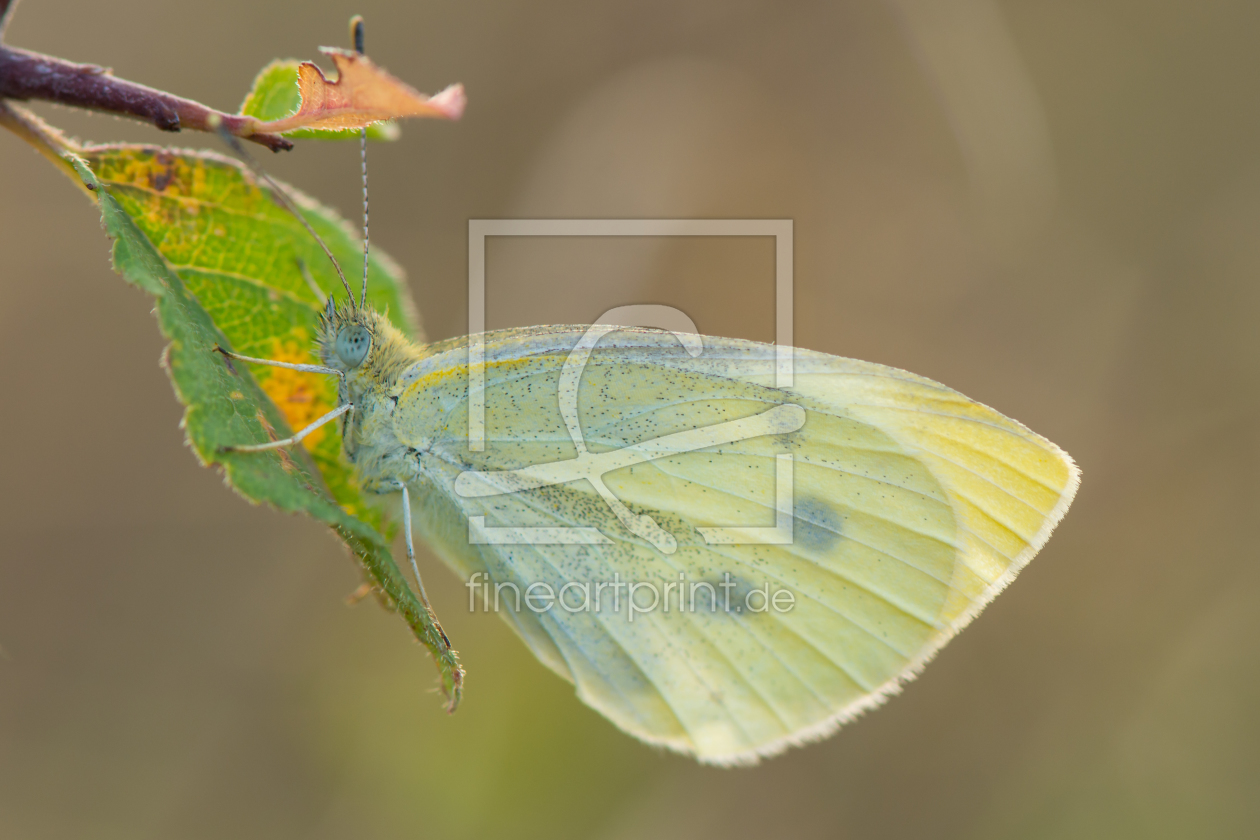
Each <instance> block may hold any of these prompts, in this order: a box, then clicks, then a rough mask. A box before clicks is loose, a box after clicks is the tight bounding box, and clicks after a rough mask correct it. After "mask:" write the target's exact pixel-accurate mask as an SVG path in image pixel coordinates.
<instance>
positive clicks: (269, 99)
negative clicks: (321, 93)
mask: <svg viewBox="0 0 1260 840" xmlns="http://www.w3.org/2000/svg"><path fill="white" fill-rule="evenodd" d="M299 63H300V62H298V61H295V60H293V59H288V60H286V61H273V62H271V63H270V64H268V65H267V66H266V67H264V68H263V69H262V70H260V71H259V72H258V75H257V76H255V77H254V86H253V87H252V88H251V89H250V91H249V93H248V94H247V95H246V96H245V101H244V102H242V103H241V111H240V113H241V114H242V115H244V116H247V117H257V118H258V119H259V120H262V121H263V122H271V121H272V120H279V119H283V118H284V117H287V116H290V115H292V114H295V113H297V110H298V106H300V105H301V104H302V97H301V94H300V93H299V92H298V64H299ZM401 135H402V129H400V128H399V127H398V123H397V122H395V121H394V120H389V121H387V122H380V123H375V124H373V125H370V126H368V129H367V136H368V139H369V140H397V139H398V138H399V137H400V136H401ZM284 136H285V137H288V138H291V139H297V138H303V137H310V138H314V139H317V140H354V139H357V138H358V136H359V132H357V131H327V130H320V129H309V128H301V129H298V130H296V131H290V132H287V133H286V134H285V135H284Z"/></svg>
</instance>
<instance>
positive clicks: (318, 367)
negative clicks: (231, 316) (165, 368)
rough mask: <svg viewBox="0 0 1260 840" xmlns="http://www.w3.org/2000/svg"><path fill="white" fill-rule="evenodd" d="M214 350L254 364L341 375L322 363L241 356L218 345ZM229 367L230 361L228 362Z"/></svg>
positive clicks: (226, 356)
mask: <svg viewBox="0 0 1260 840" xmlns="http://www.w3.org/2000/svg"><path fill="white" fill-rule="evenodd" d="M214 352H216V353H220V354H222V356H223V358H225V359H236V360H237V361H240V362H253V363H254V364H256V365H270V366H271V367H278V368H287V369H289V370H300V371H304V372H306V373H326V374H328V375H329V376H341V375H342V372H341V371H339V370H337V369H336V368H330V367H325V366H324V365H297V364H294V363H293V362H277V361H274V360H272V359H255V358H254V357H253V356H242V355H241V354H240V353H233V352H232V351H231V350H224V349H223V348H222V347H220V346H219V345H217V344H216V345H214ZM228 366H229V367H231V363H230V362H229V363H228Z"/></svg>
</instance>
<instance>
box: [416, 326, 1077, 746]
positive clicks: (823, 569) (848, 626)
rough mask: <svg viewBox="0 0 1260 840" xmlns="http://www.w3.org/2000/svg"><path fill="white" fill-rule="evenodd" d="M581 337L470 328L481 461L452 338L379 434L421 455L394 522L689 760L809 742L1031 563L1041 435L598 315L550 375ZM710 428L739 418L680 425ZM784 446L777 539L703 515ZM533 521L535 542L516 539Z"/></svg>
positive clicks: (1040, 529) (557, 331) (736, 508)
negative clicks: (542, 538) (479, 374)
mask: <svg viewBox="0 0 1260 840" xmlns="http://www.w3.org/2000/svg"><path fill="white" fill-rule="evenodd" d="M582 335H583V329H582V328H580V327H544V328H536V329H533V330H522V331H508V332H502V333H491V334H488V335H487V336H486V344H485V366H484V380H483V381H484V392H483V393H484V405H485V409H484V429H485V432H484V435H485V447H484V451H470V447H469V425H468V424H469V400H468V393H469V391H468V380H469V377H468V367H467V360H468V354H467V348H466V345H465V344H464V343H463V341H462V340H461V341H460V342H458V343H450V344H448V345H445V346H442V345H439V346H435V348H434V350H433V355H431V356H429V357H427V358H426V359H425V360H423V361H422V362H420V363H418V364H417V365H416V366H415V367H414V368H413V369H412V370H411V371H409V372H408V374H407V375H406V376H405V377H404V381H403V383H402V385H401V386H400V393H399V403H398V408H397V410H396V413H395V425H396V427H397V430H398V435H399V437H400V439H401V440H402V441H403V442H404V443H405V444H407V445H408V446H411V447H413V448H414V449H416V450H418V452H419V453H420V454H419V462H420V470H421V471H420V478H419V480H418V481H417V482H416V483H415V487H416V491H415V493H414V496H415V499H416V501H415V503H414V507H415V509H416V517H417V523H418V526H419V528H420V530H421V531H422V533H423V535H424V536H425V537H426V538H427V539H428V540H429V541H430V543H431V544H433V545H434V546H435V547H436V548H437V549H438V551H439V552H440V553H441V554H442V556H443V557H444V558H445V559H446V560H447V562H448V563H449V564H450V565H451V566H452V567H453V568H454V569H455V570H456V571H457V572H458V573H459V574H460V575H461V576H464V577H465V578H466V579H467V578H469V577H471V576H472V575H473V574H475V573H477V572H481V573H483V575H484V576H485V577H484V578H480V579H479V580H480V581H482V582H483V583H487V586H486V588H485V589H481V590H479V591H481V593H482V595H483V606H485V607H489V608H491V609H494V610H495V611H497V612H499V613H500V614H502V615H503V616H504V617H505V618H506V619H507V620H508V621H509V623H511V624H512V626H513V627H514V628H515V629H516V631H517V632H518V633H519V634H520V635H521V637H522V638H523V639H524V640H525V642H526V643H527V644H528V645H529V646H530V647H531V649H532V650H533V651H534V652H535V654H536V655H537V656H538V657H539V658H540V659H541V660H542V661H543V662H544V663H546V664H547V665H548V666H549V667H551V668H552V669H553V670H555V671H556V672H557V673H559V674H560V675H562V676H564V677H565V678H566V679H569V680H571V681H572V682H573V683H574V684H575V686H576V688H577V692H578V695H579V696H580V697H581V698H582V700H584V701H585V702H586V703H588V704H589V705H591V706H593V707H594V708H596V709H598V710H599V711H600V712H602V713H603V714H605V715H606V716H607V717H609V718H610V719H611V720H613V721H614V722H615V723H616V724H617V725H618V726H620V727H621V728H623V729H624V730H626V731H627V732H630V733H631V734H634V735H636V736H637V737H639V738H642V739H643V740H645V741H648V742H651V743H656V744H662V745H664V746H667V747H670V748H672V749H676V750H679V751H682V752H687V753H691V754H694V755H695V756H696V757H697V758H699V759H700V760H702V761H706V762H711V763H719V764H729V763H741V762H749V761H755V760H756V758H757V757H759V756H765V755H770V754H774V753H776V752H778V751H780V750H782V749H784V748H786V747H787V746H789V745H792V744H796V743H801V742H804V741H808V740H811V739H814V738H819V737H823V736H825V735H826V734H829V733H830V732H832V731H833V730H835V729H836V728H837V727H839V726H840V725H841V724H843V723H844V722H845V721H847V720H849V719H850V718H852V717H853V716H855V715H856V714H858V713H860V712H861V711H863V710H864V709H866V708H869V707H872V706H874V705H877V704H878V703H880V702H882V700H883V699H885V698H886V697H887V696H888V695H890V694H892V693H894V692H896V691H897V690H898V688H899V686H900V685H901V683H902V682H904V681H905V680H907V679H909V678H911V677H913V676H914V675H915V674H916V673H917V672H918V670H919V669H921V668H922V666H923V664H924V663H925V662H926V661H927V660H928V659H929V658H931V656H932V655H933V654H934V653H935V652H936V651H937V650H938V649H940V647H941V646H942V645H944V644H945V642H947V641H948V640H949V639H950V638H951V637H952V636H953V635H954V634H955V633H956V632H958V630H959V629H961V628H962V627H963V626H964V625H965V624H966V623H967V622H968V621H970V619H971V618H973V617H974V616H975V615H976V614H977V613H978V612H979V611H980V610H981V609H982V608H983V607H984V605H985V604H987V603H988V602H989V601H990V600H991V599H992V598H993V597H994V596H995V595H996V594H997V593H998V592H999V591H1001V589H1002V588H1003V587H1005V586H1006V585H1007V584H1008V583H1009V582H1010V581H1011V579H1013V577H1014V576H1015V574H1016V573H1017V572H1018V571H1019V570H1020V569H1021V568H1022V567H1023V566H1024V565H1025V564H1027V563H1028V561H1029V560H1031V559H1032V557H1033V555H1034V554H1035V553H1036V552H1037V550H1038V549H1040V548H1041V546H1042V545H1043V544H1044V543H1045V541H1046V539H1047V538H1048V537H1049V535H1050V532H1051V530H1052V529H1053V527H1054V526H1055V524H1057V522H1058V521H1059V519H1060V518H1062V516H1063V514H1064V513H1065V512H1066V509H1067V506H1068V504H1069V503H1070V501H1071V498H1072V495H1073V493H1074V492H1075V490H1076V486H1077V483H1078V481H1079V479H1078V475H1079V473H1078V471H1077V469H1076V467H1075V465H1074V464H1073V462H1072V460H1071V459H1070V458H1069V457H1068V456H1067V454H1066V453H1064V452H1063V451H1062V450H1060V449H1059V448H1058V447H1056V446H1055V445H1054V444H1052V443H1050V442H1049V441H1047V440H1045V439H1044V438H1042V437H1039V436H1038V435H1036V434H1034V433H1032V432H1031V431H1029V430H1028V429H1026V428H1024V427H1023V426H1021V425H1020V424H1018V423H1016V422H1014V421H1012V420H1010V419H1008V418H1006V417H1003V416H1002V415H1001V414H999V413H997V412H996V411H993V410H992V409H990V408H987V407H985V406H983V405H980V404H978V403H976V402H973V401H971V400H969V399H967V398H966V397H964V396H962V395H961V394H958V393H957V392H955V391H952V390H950V389H948V388H945V387H944V386H942V385H939V384H937V383H935V382H932V381H930V380H927V379H924V378H922V377H917V376H914V375H912V374H908V373H906V372H904V371H900V370H895V369H892V368H887V367H882V366H880V365H874V364H868V363H864V362H858V361H854V360H851V359H843V358H838V357H835V356H829V355H826V354H822V353H814V352H810V351H805V350H796V351H795V359H794V376H793V384H792V386H791V387H790V388H776V387H774V383H775V364H776V359H775V348H774V347H773V346H770V345H764V344H758V343H755V342H747V341H739V340H733V339H715V338H709V337H704V338H703V352H701V353H700V354H699V355H698V356H694V357H693V356H692V355H691V354H690V353H689V352H688V351H687V350H686V348H684V347H683V346H682V345H681V344H680V343H679V340H678V339H677V338H676V337H675V336H674V335H672V334H670V333H663V332H658V331H653V330H619V331H617V332H614V333H612V334H610V335H607V336H605V337H604V338H603V339H602V340H601V341H600V342H599V343H598V344H596V345H595V346H594V349H593V350H592V351H590V352H589V356H586V357H585V358H584V360H583V362H584V363H583V364H582V366H581V370H580V378H577V379H571V380H569V381H567V382H566V380H565V378H564V376H563V375H562V371H563V370H564V367H565V363H566V360H568V359H569V358H570V354H571V352H572V351H573V348H574V347H575V345H577V344H578V342H579V340H580V339H581V338H582ZM570 364H571V365H572V362H571V361H570ZM566 389H567V391H566ZM566 393H567V396H565V394H566ZM565 399H568V400H569V404H570V405H573V406H575V411H576V420H577V423H578V425H579V426H580V433H579V437H580V441H576V442H575V440H574V434H573V432H572V431H571V428H570V425H569V424H567V423H566V417H565V410H564V408H563V407H562V406H563V403H564V400H565ZM785 406H787V407H793V406H799V408H784V407H785ZM802 410H803V413H801V412H802ZM767 412H769V414H767ZM571 413H572V411H571ZM789 414H790V415H791V416H790V417H789ZM765 417H777V418H779V420H780V421H781V422H779V425H777V426H764V424H763V427H757V426H755V424H757V423H759V422H762V420H761V419H759V418H765ZM785 417H786V418H788V420H786V421H785V420H783V418H785ZM792 418H795V419H792ZM801 418H803V424H802V423H801V422H800V420H801ZM766 422H769V421H766ZM723 424H726V425H723ZM731 424H735V425H731ZM739 424H742V425H739ZM749 424H754V425H749ZM713 428H723V429H737V430H742V431H741V432H740V433H743V434H748V433H749V430H752V431H756V430H757V429H758V428H762V433H760V434H756V435H755V436H751V437H743V438H742V439H736V440H730V439H728V438H730V437H731V435H726V436H725V437H724V436H722V435H720V434H718V435H716V436H713V437H710V438H709V439H704V438H697V437H696V434H697V433H696V430H697V429H706V430H707V429H713ZM735 436H736V437H738V435H735ZM671 440H672V441H676V442H677V441H681V443H682V444H685V445H680V446H673V447H669V446H666V445H664V444H662V443H661V441H671ZM706 440H716V442H715V443H711V445H707V446H701V447H699V448H695V444H697V443H704V442H705V441H706ZM583 450H585V454H584V455H583ZM627 453H631V454H633V453H639V455H640V456H641V457H639V459H637V460H636V458H635V457H628V456H627ZM643 453H648V454H649V455H650V456H651V457H645V456H643ZM579 455H582V456H583V457H584V458H585V459H586V460H585V461H582V462H581V463H582V464H584V465H585V467H584V469H585V472H583V471H582V470H580V469H578V470H576V471H575V469H574V465H575V464H577V463H578V461H577V460H576V459H578V458H579ZM789 455H790V456H791V457H790V459H787V460H789V461H790V465H789V466H787V469H789V470H790V476H789V478H790V480H789V484H788V485H787V486H788V487H790V489H791V494H790V499H791V501H790V503H789V504H790V512H791V516H790V522H788V524H789V525H790V527H791V539H790V542H784V541H782V540H781V539H780V540H779V541H778V542H777V544H776V543H775V542H774V541H773V540H772V541H771V542H765V541H761V542H747V541H744V542H741V541H740V538H739V536H738V535H739V534H741V533H742V534H744V535H745V538H746V535H747V534H748V533H753V532H750V531H747V530H745V531H736V532H732V531H726V532H723V533H726V534H731V533H734V534H736V537H734V538H729V537H726V538H724V537H721V536H718V532H717V531H712V530H709V531H705V530H704V529H721V528H725V529H733V528H734V529H739V528H744V529H750V528H753V529H763V530H761V531H757V532H756V533H757V534H761V535H765V534H768V533H771V531H770V530H769V529H771V528H773V527H774V526H775V525H776V523H778V524H783V522H784V521H785V520H784V519H783V516H782V511H781V509H782V506H783V502H782V499H783V496H782V490H781V489H780V487H781V482H782V477H781V473H780V471H781V470H783V469H784V468H785V466H784V461H785V458H784V456H789ZM557 464H559V465H561V466H560V467H556V466H555V465H557ZM537 465H552V466H548V467H545V468H544V471H546V470H550V471H551V472H550V473H548V476H549V478H547V480H546V481H530V480H529V478H530V475H531V474H530V472H529V470H530V469H536V468H537ZM523 468H528V469H525V470H524V472H523V473H522V472H516V473H512V472H511V471H519V470H522V469H523ZM469 471H473V472H472V473H470V472H469ZM461 475H464V478H462V479H461ZM591 475H595V476H598V477H599V478H600V480H601V481H602V482H603V484H604V485H605V486H606V488H607V491H609V492H611V494H612V496H613V497H615V498H614V500H613V501H612V502H610V501H609V500H607V499H606V498H605V497H603V496H601V494H600V492H598V488H597V487H596V482H593V481H591V480H590V478H589V477H590V476H591ZM522 476H524V479H522ZM575 476H576V477H575ZM583 476H586V477H583ZM535 478H536V476H535ZM470 479H476V480H470ZM509 479H510V480H509ZM563 479H568V480H563ZM513 482H515V483H513ZM555 482H559V483H555ZM490 485H493V486H495V487H498V488H499V490H503V489H505V488H506V489H513V488H516V489H514V491H513V492H492V491H491V490H488V489H487V487H488V486H490ZM618 502H619V503H621V504H623V505H624V508H623V509H622V515H618V512H617V510H616V503H618ZM470 517H473V518H476V517H481V519H474V520H473V521H474V525H473V526H472V528H471V530H470V524H469V522H470ZM627 517H629V519H627ZM640 517H649V518H650V523H652V524H651V525H646V526H643V527H638V529H637V531H636V530H635V523H636V522H641V520H640V519H639V518H640ZM627 523H629V524H627ZM652 525H655V526H656V527H657V528H658V529H659V531H660V532H664V533H665V534H668V535H669V538H672V545H671V544H667V543H662V542H661V541H660V540H659V539H656V538H654V534H655V535H656V536H657V537H659V533H658V532H656V531H653V530H652ZM540 528H545V529H553V531H552V532H542V531H529V532H528V533H530V534H533V535H535V536H536V535H539V534H547V533H549V534H550V537H549V539H550V542H549V543H545V544H537V543H536V542H529V541H527V540H526V539H522V535H524V534H526V533H527V531H526V530H521V529H540ZM487 529H489V530H487ZM511 529H517V530H515V531H513V530H511ZM554 529H586V530H585V531H582V530H565V531H555V530H554ZM590 529H595V530H594V531H591V530H590ZM706 534H708V535H709V537H710V539H709V540H708V541H707V540H706V538H705V536H706ZM592 540H593V541H592ZM617 582H622V583H623V586H621V587H616V586H615V584H616V583H617ZM601 583H602V584H604V587H603V588H602V589H599V590H598V591H596V588H597V587H599V585H600V584H601ZM625 583H634V584H637V587H636V589H635V590H634V591H631V589H630V587H629V586H625V585H624V584H625ZM671 584H673V585H672V586H671ZM531 586H532V587H533V588H532V589H531V588H530V587H531ZM754 590H757V592H754ZM662 592H663V597H662ZM781 592H787V593H790V595H778V596H777V597H778V600H774V599H775V598H776V593H781ZM531 593H532V595H531ZM653 593H655V600H656V603H655V604H654V605H653V606H652V608H648V607H649V605H650V604H652V601H653ZM549 595H551V596H554V597H548V596H549ZM629 597H634V598H636V605H637V607H638V609H631V608H630V604H629V603H628V601H627V598H629ZM789 602H790V603H789Z"/></svg>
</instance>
